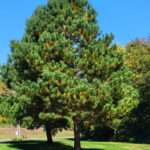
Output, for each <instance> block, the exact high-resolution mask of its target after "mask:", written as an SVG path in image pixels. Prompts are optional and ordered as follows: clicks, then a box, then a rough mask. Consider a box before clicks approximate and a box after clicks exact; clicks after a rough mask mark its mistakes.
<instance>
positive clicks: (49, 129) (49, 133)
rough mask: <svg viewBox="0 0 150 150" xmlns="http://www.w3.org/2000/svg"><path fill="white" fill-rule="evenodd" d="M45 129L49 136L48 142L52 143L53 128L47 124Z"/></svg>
mask: <svg viewBox="0 0 150 150" xmlns="http://www.w3.org/2000/svg"><path fill="white" fill-rule="evenodd" d="M45 130H46V136H47V143H48V144H52V143H53V138H52V131H51V128H50V127H49V126H48V125H46V126H45Z"/></svg>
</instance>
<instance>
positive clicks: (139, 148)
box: [0, 139, 150, 150]
mask: <svg viewBox="0 0 150 150" xmlns="http://www.w3.org/2000/svg"><path fill="white" fill-rule="evenodd" d="M81 145H82V148H83V150H150V145H148V144H129V143H117V142H91V141H82V144H81ZM0 150H73V141H72V140H65V139H56V141H55V143H54V144H52V145H51V146H49V145H47V144H46V142H44V141H24V142H8V143H7V142H6V143H1V144H0Z"/></svg>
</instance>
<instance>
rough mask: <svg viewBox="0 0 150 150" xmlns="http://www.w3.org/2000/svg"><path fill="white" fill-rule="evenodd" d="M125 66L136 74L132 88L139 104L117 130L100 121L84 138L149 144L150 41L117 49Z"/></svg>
mask: <svg viewBox="0 0 150 150" xmlns="http://www.w3.org/2000/svg"><path fill="white" fill-rule="evenodd" d="M118 50H119V52H120V53H122V54H123V57H124V63H125V64H127V66H128V67H129V68H130V69H131V70H132V72H133V73H134V78H133V80H132V81H133V85H134V86H135V87H136V88H137V89H138V92H139V99H138V100H139V104H138V106H137V107H135V108H134V109H133V110H132V111H131V112H130V113H129V114H128V115H127V116H126V117H125V118H124V119H123V121H122V123H121V124H120V125H119V127H118V128H117V129H116V130H114V129H113V128H110V127H109V126H108V125H107V124H101V123H100V122H97V123H96V124H95V125H93V127H92V128H91V127H90V128H89V127H87V128H86V127H83V130H82V131H83V135H84V137H85V138H87V139H89V138H91V139H100V140H119V141H129V142H150V128H149V124H150V40H149V38H146V39H142V38H141V39H135V40H133V41H131V42H129V43H128V44H127V45H126V46H125V47H121V46H118Z"/></svg>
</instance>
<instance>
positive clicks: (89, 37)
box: [3, 0, 138, 150]
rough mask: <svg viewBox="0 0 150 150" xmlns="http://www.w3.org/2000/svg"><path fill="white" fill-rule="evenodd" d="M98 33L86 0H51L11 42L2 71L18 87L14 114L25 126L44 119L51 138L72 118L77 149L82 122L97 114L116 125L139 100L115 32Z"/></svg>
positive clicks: (93, 12)
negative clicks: (19, 38) (21, 33)
mask: <svg viewBox="0 0 150 150" xmlns="http://www.w3.org/2000/svg"><path fill="white" fill-rule="evenodd" d="M100 33H101V31H100V30H99V27H98V24H97V22H96V12H95V10H94V9H93V8H92V6H91V5H90V4H89V3H88V1H87V0H62V1H59V0H49V1H48V3H47V5H45V6H40V7H38V8H37V9H36V10H35V12H34V13H33V15H32V16H31V18H30V19H29V20H28V21H27V25H26V30H25V34H24V36H23V38H22V39H21V40H20V41H15V40H14V41H12V43H11V49H12V53H11V55H10V59H9V61H8V64H7V65H6V66H5V67H4V68H5V71H4V72H5V73H4V74H3V75H4V77H5V78H6V82H7V84H9V87H10V88H11V89H13V90H14V91H16V93H15V95H14V98H13V100H14V105H13V106H12V107H13V110H14V114H15V116H16V118H17V120H18V119H19V120H21V122H22V123H23V124H26V125H27V126H29V127H32V128H34V127H40V126H41V125H45V128H46V131H47V137H48V141H49V142H52V139H51V135H50V134H49V133H52V132H53V130H55V129H58V128H62V127H66V126H67V125H68V122H69V120H72V121H73V124H74V135H75V150H80V125H81V122H84V123H89V124H91V123H92V122H94V121H95V120H97V119H98V120H100V121H101V122H102V123H103V122H107V124H108V125H109V126H111V127H113V128H116V127H117V126H118V125H119V124H120V122H121V120H122V119H123V117H124V116H126V115H127V114H128V113H129V112H130V111H131V110H132V109H133V108H134V107H135V106H136V105H137V96H138V94H137V91H136V90H135V88H134V87H133V86H132V82H131V79H132V72H131V71H130V69H129V68H128V67H127V66H126V65H125V64H124V63H123V57H122V54H120V53H119V52H118V51H117V47H116V45H115V44H113V43H112V40H113V36H112V35H111V34H110V35H109V34H108V35H107V34H106V35H102V34H100ZM10 74H13V76H14V77H13V78H11V77H10Z"/></svg>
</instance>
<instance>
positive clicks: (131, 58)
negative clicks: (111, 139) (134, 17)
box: [118, 39, 150, 141]
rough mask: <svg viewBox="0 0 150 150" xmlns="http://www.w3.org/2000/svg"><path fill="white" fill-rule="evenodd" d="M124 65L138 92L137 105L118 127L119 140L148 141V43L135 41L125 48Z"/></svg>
mask: <svg viewBox="0 0 150 150" xmlns="http://www.w3.org/2000/svg"><path fill="white" fill-rule="evenodd" d="M125 63H126V64H127V65H128V66H129V67H130V68H131V69H132V70H133V72H134V74H135V76H134V81H133V82H134V85H135V86H136V87H137V88H138V90H139V94H140V97H139V105H138V107H137V108H135V109H134V110H133V111H132V113H130V115H129V116H128V117H127V118H126V119H125V121H124V123H123V124H122V125H121V127H120V135H118V137H120V139H123V140H130V139H131V140H134V141H149V138H150V128H149V124H150V113H149V112H150V99H149V97H150V42H149V39H137V40H134V41H131V42H130V43H129V44H127V46H126V53H125Z"/></svg>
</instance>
